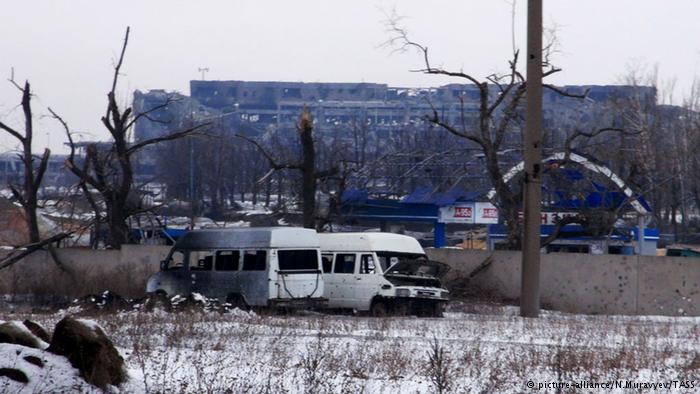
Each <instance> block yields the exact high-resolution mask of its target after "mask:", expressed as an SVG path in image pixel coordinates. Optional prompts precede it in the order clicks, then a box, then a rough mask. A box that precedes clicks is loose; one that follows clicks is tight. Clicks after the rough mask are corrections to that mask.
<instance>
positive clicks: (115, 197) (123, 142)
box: [49, 27, 205, 249]
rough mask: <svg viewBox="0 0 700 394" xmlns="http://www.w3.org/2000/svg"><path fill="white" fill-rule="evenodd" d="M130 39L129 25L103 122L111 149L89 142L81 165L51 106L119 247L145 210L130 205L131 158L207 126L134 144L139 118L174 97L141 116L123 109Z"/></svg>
mask: <svg viewBox="0 0 700 394" xmlns="http://www.w3.org/2000/svg"><path fill="white" fill-rule="evenodd" d="M128 41H129V28H128V27H127V29H126V34H125V36H124V45H123V46H122V50H121V54H120V56H119V60H118V62H117V64H116V65H115V66H114V77H113V79H112V87H111V90H110V91H109V93H108V94H107V111H106V113H105V115H104V116H103V117H102V124H103V125H104V126H105V127H106V128H107V130H108V131H109V134H110V135H111V137H112V140H113V141H112V144H111V146H110V148H109V150H107V151H99V150H98V147H97V145H96V144H91V145H88V146H87V148H86V154H85V158H84V160H85V162H84V165H83V166H80V165H78V163H77V162H76V159H75V150H76V144H75V143H74V141H73V138H72V135H71V131H70V129H69V128H68V125H67V123H66V122H65V121H64V120H63V119H62V118H61V117H60V116H58V115H57V114H56V113H55V112H54V111H53V110H51V109H50V108H49V110H50V111H51V113H52V114H53V116H54V118H55V119H57V120H58V121H59V122H60V123H61V124H62V125H63V127H64V129H65V131H66V134H67V136H68V141H69V145H70V148H71V151H70V155H69V157H68V159H67V160H66V166H67V167H68V169H69V170H70V171H71V172H72V173H73V174H75V175H76V176H77V177H78V178H80V180H81V182H84V183H85V184H87V185H88V186H90V187H92V188H94V189H95V190H97V191H98V192H99V193H100V195H101V196H102V199H103V200H104V204H105V210H106V215H105V216H106V221H107V226H108V228H109V235H108V239H107V245H108V246H110V247H112V248H115V249H118V248H121V245H123V244H124V243H126V242H127V241H128V235H129V227H128V225H127V222H126V220H127V219H128V218H129V217H130V216H131V215H132V214H133V213H135V212H136V211H141V209H140V208H138V207H134V206H132V205H133V204H130V198H131V193H132V187H133V182H134V171H133V167H132V162H131V160H132V157H133V156H134V154H136V153H137V152H139V151H140V150H141V149H143V148H145V147H147V146H150V145H154V144H157V143H160V142H165V141H172V140H176V139H179V138H183V137H186V136H189V135H191V134H193V133H194V132H195V131H197V130H198V129H199V128H201V127H203V126H205V125H204V124H202V125H197V126H194V127H189V128H187V129H185V130H181V131H177V132H174V133H171V134H169V135H165V136H162V137H157V138H151V139H148V140H144V141H140V142H138V143H134V144H132V143H130V142H129V136H130V135H129V134H130V130H131V128H132V127H133V126H134V124H135V123H136V121H138V120H139V119H140V118H142V117H146V118H147V117H148V116H149V114H150V113H152V112H154V111H157V110H159V109H161V108H164V107H166V106H167V105H168V104H169V103H170V102H171V101H172V100H171V99H168V100H166V102H164V103H163V104H162V105H159V106H156V107H154V108H151V109H150V110H148V111H146V112H142V113H140V114H138V115H133V114H132V108H131V107H127V108H125V109H121V108H119V105H118V104H117V98H116V88H117V82H118V79H119V72H120V69H121V66H122V63H123V61H124V53H125V52H126V47H127V44H128Z"/></svg>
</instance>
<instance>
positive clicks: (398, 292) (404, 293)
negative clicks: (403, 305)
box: [396, 289, 411, 297]
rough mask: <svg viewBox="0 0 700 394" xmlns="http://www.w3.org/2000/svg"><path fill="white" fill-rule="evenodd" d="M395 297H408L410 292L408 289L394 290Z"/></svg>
mask: <svg viewBox="0 0 700 394" xmlns="http://www.w3.org/2000/svg"><path fill="white" fill-rule="evenodd" d="M396 296H397V297H410V296H411V290H409V289H396Z"/></svg>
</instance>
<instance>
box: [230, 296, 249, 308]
mask: <svg viewBox="0 0 700 394" xmlns="http://www.w3.org/2000/svg"><path fill="white" fill-rule="evenodd" d="M226 302H227V303H228V304H230V305H231V309H235V308H238V309H240V310H242V311H247V310H248V309H250V308H249V307H248V304H246V302H245V300H244V299H243V297H241V295H240V294H230V295H229V296H228V297H226Z"/></svg>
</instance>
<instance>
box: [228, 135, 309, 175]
mask: <svg viewBox="0 0 700 394" xmlns="http://www.w3.org/2000/svg"><path fill="white" fill-rule="evenodd" d="M236 137H238V138H241V139H243V140H246V141H248V142H250V143H251V144H253V145H255V147H256V148H258V150H259V151H260V153H262V155H263V156H265V159H267V161H268V162H269V163H270V167H272V168H273V169H274V170H285V169H293V170H301V169H302V166H301V164H293V163H277V161H276V160H275V158H274V157H272V155H270V154H269V153H268V152H267V151H266V150H265V148H263V147H262V146H261V145H260V144H259V143H258V141H255V140H254V139H252V138H249V137H246V136H245V135H243V134H236Z"/></svg>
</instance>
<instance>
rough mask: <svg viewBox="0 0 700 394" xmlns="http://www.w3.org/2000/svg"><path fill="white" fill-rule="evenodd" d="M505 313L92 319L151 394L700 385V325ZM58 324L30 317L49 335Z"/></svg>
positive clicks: (206, 314)
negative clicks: (530, 384)
mask: <svg viewBox="0 0 700 394" xmlns="http://www.w3.org/2000/svg"><path fill="white" fill-rule="evenodd" d="M512 312H513V310H511V309H508V308H495V309H492V310H489V311H486V312H484V313H481V314H466V313H461V312H453V313H448V315H447V318H445V319H416V318H381V319H377V318H357V317H352V316H326V315H320V314H319V315H317V314H310V315H290V316H258V315H255V314H248V313H238V311H236V312H234V313H225V314H219V313H214V312H187V313H185V312H182V313H173V314H170V313H165V312H161V311H156V312H154V313H145V312H128V313H117V314H102V315H99V316H95V317H94V318H95V320H97V321H98V322H99V323H100V324H101V325H102V326H103V327H104V328H105V330H106V331H107V332H108V333H110V334H111V337H112V338H113V340H114V341H115V343H116V344H117V345H118V347H119V348H120V349H121V351H122V352H123V354H124V356H125V359H126V361H127V363H128V365H129V367H130V368H131V371H132V376H133V379H135V380H137V381H138V382H140V385H141V386H142V387H143V388H144V390H145V391H147V392H197V393H226V392H231V393H245V392H255V393H258V392H268V393H285V392H293V393H297V392H301V393H311V392H313V393H330V392H345V393H363V392H367V393H370V392H386V393H390V392H402V393H403V392H492V391H499V392H514V393H515V392H524V391H527V389H526V387H525V382H526V381H528V380H533V381H535V382H541V381H546V380H548V381H577V380H601V379H604V380H607V379H623V380H624V379H631V380H640V379H642V378H643V379H645V380H668V379H677V380H680V379H698V378H700V376H698V375H700V361H699V360H700V353H699V352H698V351H697V349H700V328H699V327H700V325H699V324H698V323H700V319H696V318H644V317H639V318H635V317H603V316H580V315H564V314H545V316H544V317H542V318H540V319H522V318H519V317H517V316H512V314H513V313H512ZM489 313H495V314H489ZM25 317H27V316H11V317H8V316H5V317H4V318H6V319H23V318H25ZM60 317H62V314H52V315H35V316H31V318H33V319H36V320H38V321H39V322H40V323H43V324H44V325H45V326H47V327H52V326H53V323H55V321H57V320H58V319H59V318H60ZM0 318H1V317H0Z"/></svg>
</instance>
